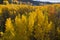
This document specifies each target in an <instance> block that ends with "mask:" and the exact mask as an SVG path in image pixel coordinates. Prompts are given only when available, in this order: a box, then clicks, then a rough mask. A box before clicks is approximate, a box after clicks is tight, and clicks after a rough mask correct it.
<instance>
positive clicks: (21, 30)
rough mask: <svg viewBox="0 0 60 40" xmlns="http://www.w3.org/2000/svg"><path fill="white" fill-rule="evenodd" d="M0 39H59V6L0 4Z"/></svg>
mask: <svg viewBox="0 0 60 40" xmlns="http://www.w3.org/2000/svg"><path fill="white" fill-rule="evenodd" d="M0 19H1V20H0V25H1V26H0V27H5V31H4V32H3V31H0V35H2V36H1V39H2V40H60V6H58V4H55V5H46V6H31V5H22V4H20V5H16V4H8V5H0Z"/></svg>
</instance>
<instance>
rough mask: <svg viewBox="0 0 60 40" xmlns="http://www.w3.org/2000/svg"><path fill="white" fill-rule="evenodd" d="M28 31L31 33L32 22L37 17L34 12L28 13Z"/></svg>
mask: <svg viewBox="0 0 60 40" xmlns="http://www.w3.org/2000/svg"><path fill="white" fill-rule="evenodd" d="M29 14H30V15H29V25H28V27H29V30H30V31H31V32H32V31H33V26H34V22H35V21H36V17H37V13H35V12H30V13H29Z"/></svg>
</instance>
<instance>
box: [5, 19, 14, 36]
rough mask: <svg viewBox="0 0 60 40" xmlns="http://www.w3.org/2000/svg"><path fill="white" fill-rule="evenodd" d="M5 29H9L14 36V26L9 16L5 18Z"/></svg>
mask: <svg viewBox="0 0 60 40" xmlns="http://www.w3.org/2000/svg"><path fill="white" fill-rule="evenodd" d="M5 25H6V31H10V32H11V34H12V35H13V36H15V34H14V26H13V24H12V21H11V18H8V19H7V20H6V24H5Z"/></svg>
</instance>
